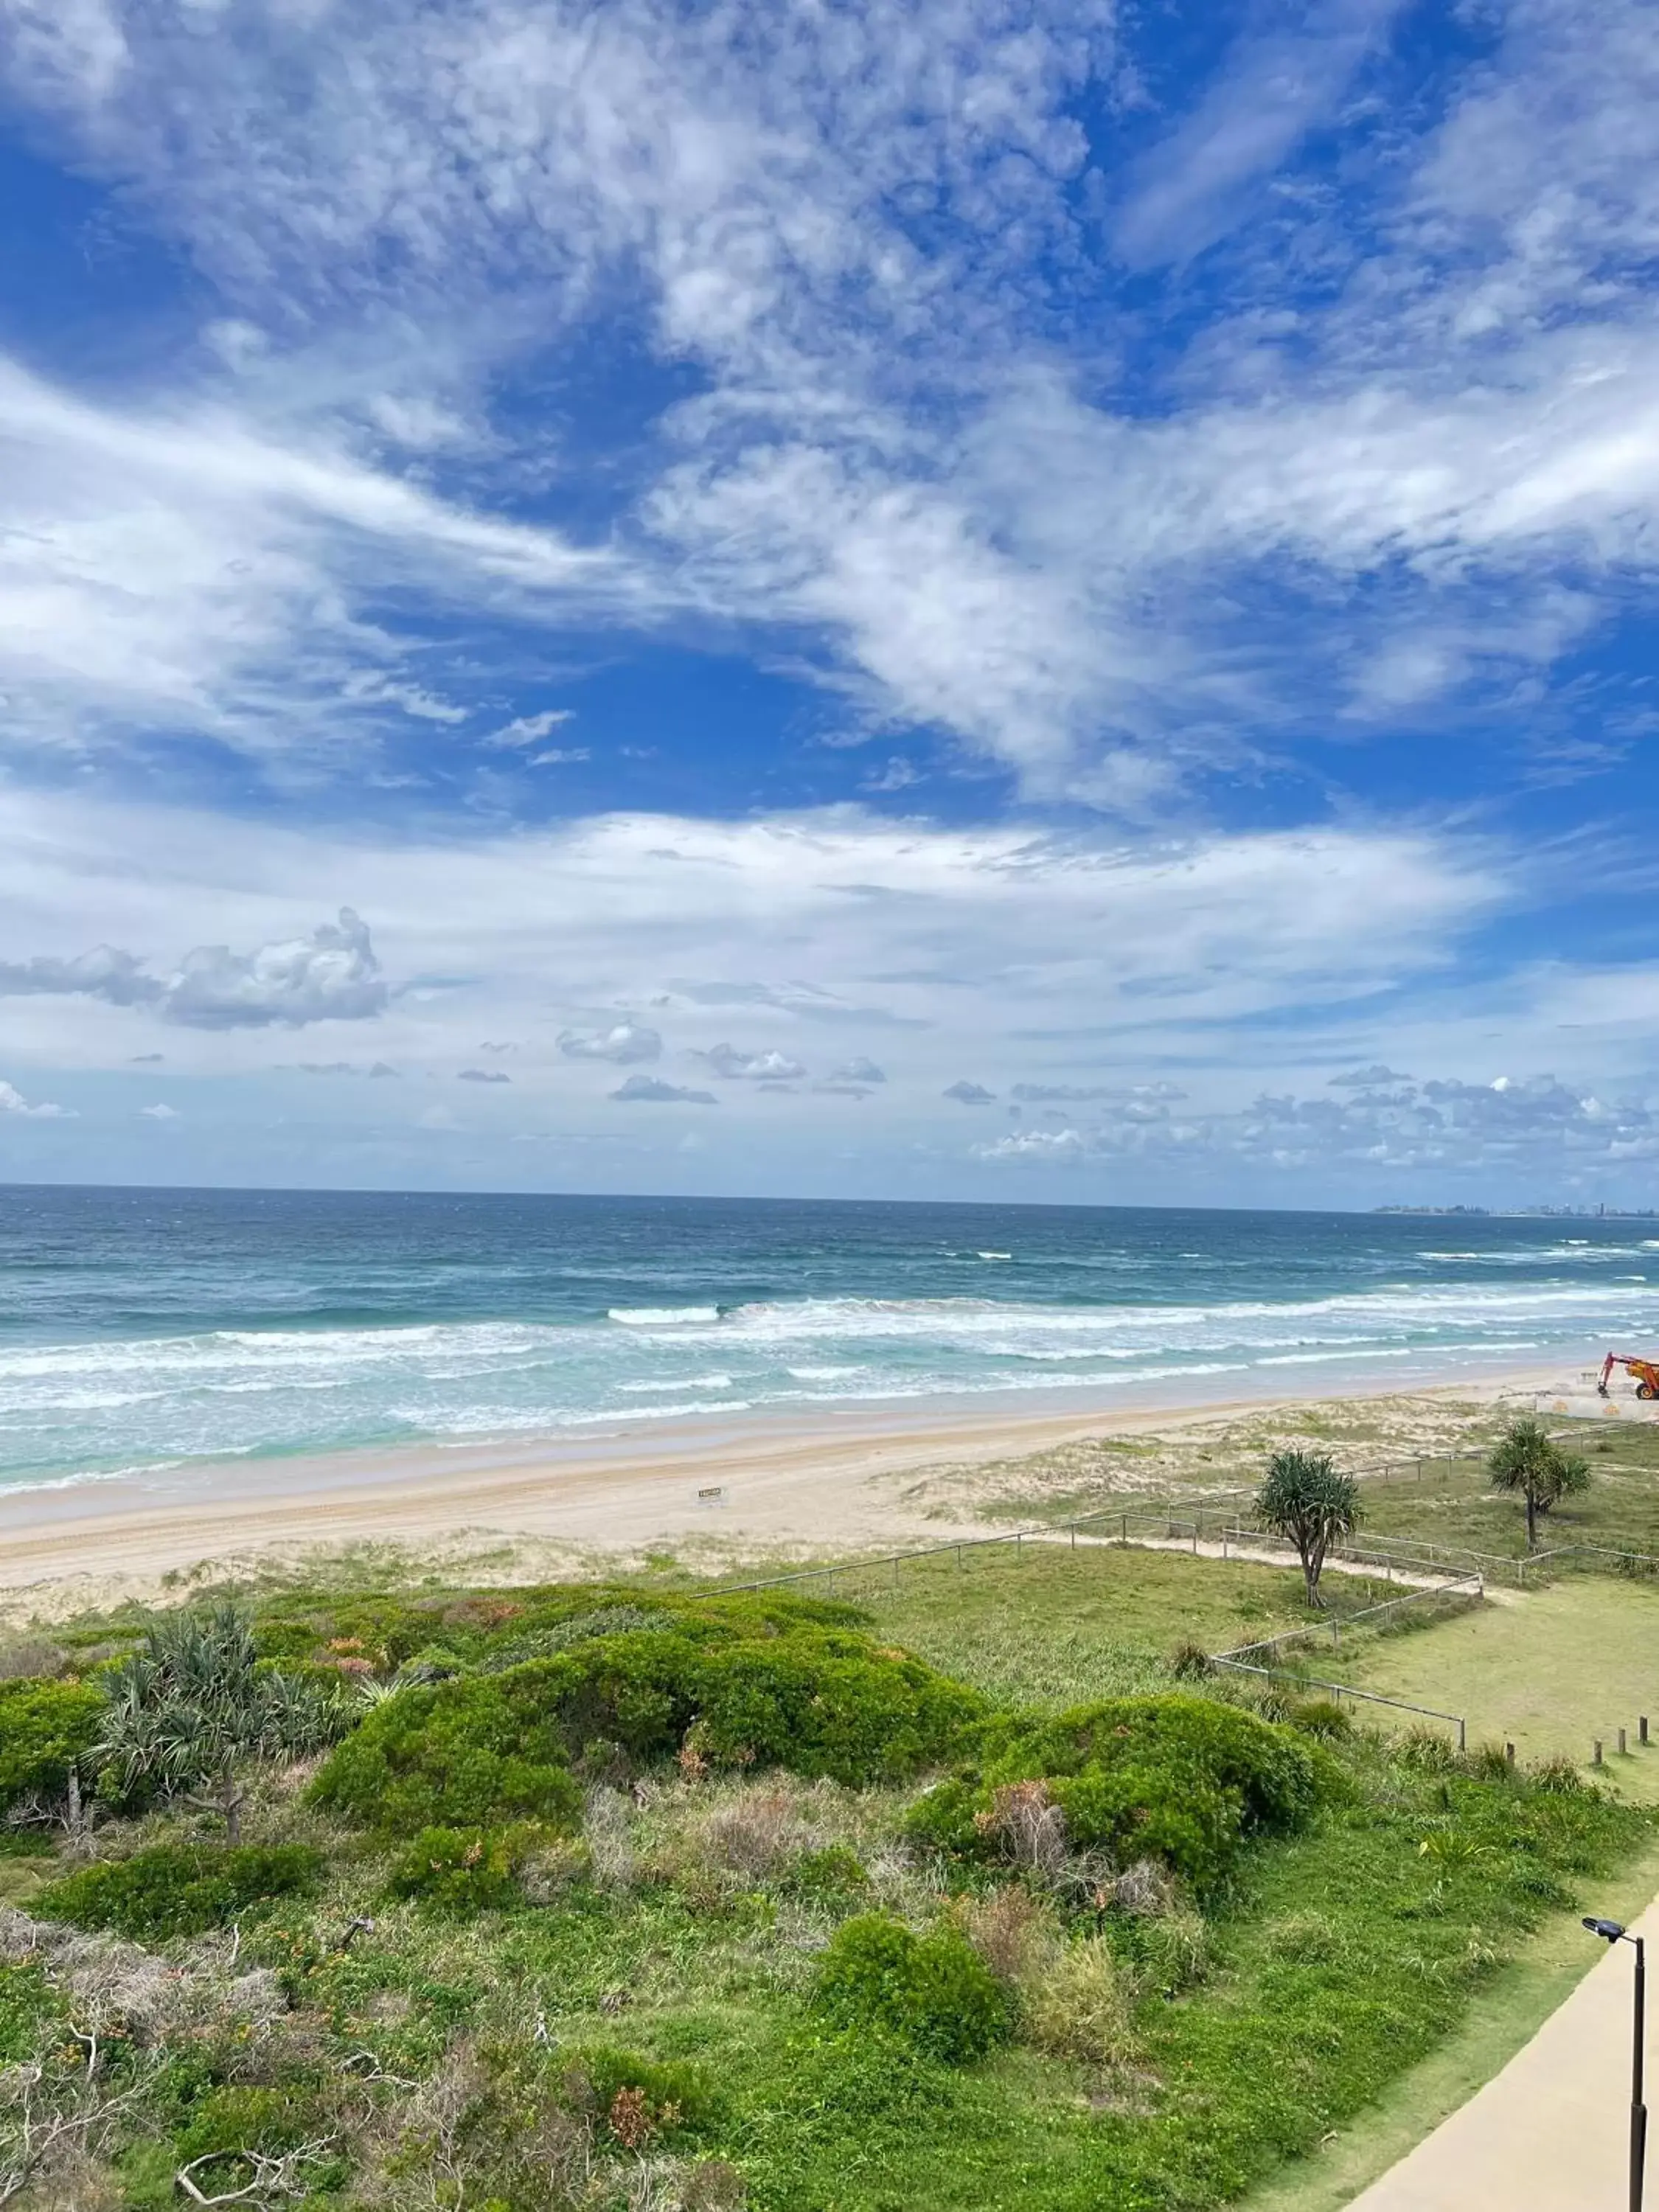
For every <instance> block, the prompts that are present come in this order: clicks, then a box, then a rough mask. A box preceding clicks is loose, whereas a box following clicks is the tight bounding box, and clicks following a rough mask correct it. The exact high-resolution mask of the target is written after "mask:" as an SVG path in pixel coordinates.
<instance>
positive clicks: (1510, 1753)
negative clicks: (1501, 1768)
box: [1504, 1743, 1515, 1766]
mask: <svg viewBox="0 0 1659 2212" xmlns="http://www.w3.org/2000/svg"><path fill="white" fill-rule="evenodd" d="M1504 1759H1505V1761H1506V1762H1507V1763H1508V1765H1510V1766H1513V1765H1514V1764H1515V1746H1514V1745H1513V1744H1512V1743H1506V1744H1505V1745H1504Z"/></svg>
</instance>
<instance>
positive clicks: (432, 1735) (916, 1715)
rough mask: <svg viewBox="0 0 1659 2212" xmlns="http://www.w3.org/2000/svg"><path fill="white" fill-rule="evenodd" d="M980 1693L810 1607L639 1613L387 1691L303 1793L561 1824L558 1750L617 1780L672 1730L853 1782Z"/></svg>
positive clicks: (929, 1733) (923, 1749) (449, 1823)
mask: <svg viewBox="0 0 1659 2212" xmlns="http://www.w3.org/2000/svg"><path fill="white" fill-rule="evenodd" d="M620 1610H621V1608H617V1607H611V1608H608V1609H607V1613H605V1614H600V1613H590V1614H589V1616H588V1619H589V1620H590V1621H591V1620H599V1619H600V1618H605V1617H608V1618H611V1619H613V1620H614V1619H615V1618H616V1616H617V1613H618V1612H619V1611H620ZM691 1630H695V1633H693V1632H690V1631H691ZM538 1633H539V1632H538ZM722 1639H724V1640H722ZM985 1710H986V1708H985V1704H984V1700H983V1699H981V1698H980V1697H978V1696H977V1695H976V1693H975V1692H973V1691H971V1690H969V1689H966V1688H964V1687H963V1686H962V1685H961V1684H960V1683H957V1682H952V1681H950V1680H947V1679H946V1678H945V1676H944V1675H941V1674H935V1673H934V1672H933V1669H932V1668H928V1667H925V1666H923V1665H922V1663H921V1661H920V1660H917V1659H912V1658H910V1657H909V1656H908V1655H907V1654H905V1653H903V1652H898V1651H886V1650H881V1649H880V1648H878V1646H875V1645H873V1644H871V1643H870V1641H869V1639H868V1638H865V1637H861V1636H854V1635H849V1634H848V1633H846V1632H843V1631H839V1630H837V1629H835V1628H825V1627H821V1626H818V1625H817V1624H816V1623H811V1624H807V1625H805V1626H793V1627H791V1628H790V1629H788V1630H787V1632H783V1633H778V1632H768V1633H766V1634H764V1635H763V1636H756V1637H753V1638H735V1637H733V1636H732V1632H731V1629H730V1627H729V1626H728V1625H727V1624H726V1623H724V1622H720V1621H715V1622H713V1623H710V1622H707V1621H705V1622H696V1621H694V1622H692V1623H691V1624H690V1630H688V1627H687V1626H686V1624H684V1623H674V1622H669V1623H666V1624H665V1623H663V1622H660V1621H655V1620H653V1622H652V1625H651V1626H647V1627H630V1628H628V1629H627V1630H625V1631H624V1632H622V1633H621V1634H606V1635H597V1634H596V1635H592V1636H589V1637H587V1638H585V1639H580V1640H578V1641H576V1642H574V1643H573V1644H571V1645H570V1646H569V1648H568V1650H563V1651H561V1652H558V1653H556V1655H555V1656H552V1657H550V1658H543V1659H532V1660H527V1661H526V1662H524V1663H523V1664H521V1665H519V1666H516V1667H510V1668H505V1669H503V1670H502V1671H501V1672H499V1673H483V1674H471V1675H469V1676H466V1677H465V1678H463V1679H460V1680H453V1681H447V1682H437V1683H430V1684H423V1685H419V1686H410V1687H408V1688H405V1689H403V1690H400V1691H399V1692H398V1693H397V1694H396V1695H395V1696H394V1697H392V1698H389V1699H386V1701H385V1702H384V1703H383V1704H381V1705H378V1706H376V1707H375V1708H374V1710H373V1711H371V1713H370V1714H369V1716H368V1718H367V1719H366V1720H365V1721H364V1722H363V1723H362V1726H361V1727H360V1728H359V1729H357V1731H356V1734H355V1735H353V1736H352V1737H350V1738H349V1740H348V1741H346V1742H345V1743H343V1744H342V1745H341V1747H339V1749H338V1750H337V1752H336V1753H334V1756H333V1757H332V1758H331V1759H330V1761H329V1763H328V1765H327V1766H326V1767H325V1769H324V1770H323V1771H322V1773H321V1774H320V1775H319V1777H318V1779H317V1782H316V1784H315V1785H314V1790H313V1794H314V1797H315V1801H316V1802H318V1803H319V1804H323V1805H327V1806H331V1807H332V1808H334V1809H336V1810H337V1811H339V1812H341V1813H343V1814H346V1815H347V1816H348V1818H349V1819H352V1820H357V1821H359V1822H361V1823H362V1825H364V1826H369V1827H374V1828H376V1829H379V1830H380V1831H382V1832H392V1833H399V1832H401V1833H403V1834H410V1833H412V1832H414V1831H415V1830H416V1829H419V1828H424V1827H433V1826H437V1827H448V1828H485V1827H493V1826H498V1825H500V1824H501V1823H502V1822H504V1821H511V1820H541V1821H544V1822H547V1823H550V1824H553V1825H558V1824H561V1823H565V1824H568V1823H569V1822H570V1821H572V1820H574V1817H575V1814H576V1811H577V1809H578V1796H579V1793H578V1791H577V1788H576V1784H575V1782H574V1779H573V1778H572V1777H571V1775H570V1773H569V1771H568V1768H569V1765H570V1764H571V1762H572V1761H573V1760H574V1759H582V1760H584V1761H585V1762H586V1768H587V1770H588V1771H590V1777H591V1778H601V1779H605V1780H608V1781H611V1782H617V1781H620V1780H623V1779H625V1778H626V1773H627V1771H628V1769H629V1766H640V1765H647V1764H649V1763H650V1762H652V1761H653V1760H659V1759H667V1758H671V1757H672V1756H674V1755H675V1754H676V1753H678V1752H680V1751H681V1750H682V1748H683V1747H685V1746H686V1745H687V1744H688V1742H689V1744H690V1748H691V1751H692V1752H693V1753H695V1754H696V1758H697V1759H700V1760H702V1761H703V1762H705V1763H707V1764H708V1765H715V1766H724V1767H735V1768H738V1769H743V1768H749V1767H762V1766H785V1767H787V1768H788V1769H789V1770H790V1771H792V1772H793V1773H797V1774H800V1775H805V1776H807V1777H809V1778H818V1777H828V1778H830V1779H833V1780H835V1781H838V1782H842V1783H845V1784H848V1785H851V1786H854V1787H859V1786H867V1785H868V1784H873V1783H876V1782H880V1781H884V1780H890V1779H894V1778H898V1777H901V1776H904V1775H908V1774H911V1773H914V1772H915V1771H916V1769H917V1768H918V1767H920V1766H923V1765H928V1764H930V1763H932V1762H933V1761H936V1760H937V1759H941V1758H943V1757H945V1755H946V1754H947V1753H949V1752H950V1751H951V1749H952V1748H953V1747H954V1746H955V1744H956V1742H957V1740H958V1738H959V1737H960V1735H961V1733H962V1731H963V1728H964V1727H965V1726H966V1725H967V1724H968V1723H969V1722H971V1721H975V1720H977V1719H978V1718H980V1717H981V1716H982V1715H983V1713H984V1711H985ZM595 1747H597V1749H596V1748H595Z"/></svg>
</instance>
